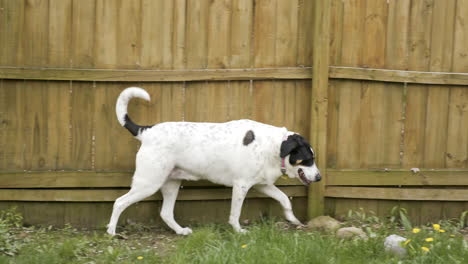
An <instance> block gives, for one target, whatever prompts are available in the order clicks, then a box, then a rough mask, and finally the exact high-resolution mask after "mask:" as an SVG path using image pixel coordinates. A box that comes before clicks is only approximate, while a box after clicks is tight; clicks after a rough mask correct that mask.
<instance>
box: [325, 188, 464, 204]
mask: <svg viewBox="0 0 468 264" xmlns="http://www.w3.org/2000/svg"><path fill="white" fill-rule="evenodd" d="M325 196H326V197H333V198H353V199H377V200H410V201H467V200H468V189H453V188H450V189H417V188H376V187H337V186H329V187H327V188H326V189H325Z"/></svg>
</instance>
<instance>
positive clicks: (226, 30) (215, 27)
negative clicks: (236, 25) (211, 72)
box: [207, 0, 232, 69]
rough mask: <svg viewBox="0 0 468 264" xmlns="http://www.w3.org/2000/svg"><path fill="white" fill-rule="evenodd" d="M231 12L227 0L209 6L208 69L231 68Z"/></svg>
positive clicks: (219, 0)
mask: <svg viewBox="0 0 468 264" xmlns="http://www.w3.org/2000/svg"><path fill="white" fill-rule="evenodd" d="M231 10H232V7H231V3H230V1H227V0H216V1H213V2H211V3H210V5H209V14H210V15H209V22H208V36H207V38H208V68H214V69H223V68H229V57H230V54H229V53H230V49H229V45H230V44H229V43H230V42H231V38H230V36H231V32H230V29H231Z"/></svg>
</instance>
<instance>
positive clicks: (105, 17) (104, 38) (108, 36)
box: [94, 0, 119, 69]
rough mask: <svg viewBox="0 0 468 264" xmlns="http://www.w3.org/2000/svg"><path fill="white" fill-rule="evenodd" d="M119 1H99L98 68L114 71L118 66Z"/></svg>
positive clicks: (97, 17)
mask: <svg viewBox="0 0 468 264" xmlns="http://www.w3.org/2000/svg"><path fill="white" fill-rule="evenodd" d="M117 4H118V3H117V1H109V0H97V2H96V25H95V27H96V31H95V32H96V33H95V36H96V37H95V44H94V45H95V48H94V64H95V66H96V67H97V68H102V69H112V68H114V67H115V65H117V58H118V53H117V45H118V44H119V42H118V41H117V40H118V35H117V34H118V32H117V22H118V21H117V20H118V19H117V14H118V5H117Z"/></svg>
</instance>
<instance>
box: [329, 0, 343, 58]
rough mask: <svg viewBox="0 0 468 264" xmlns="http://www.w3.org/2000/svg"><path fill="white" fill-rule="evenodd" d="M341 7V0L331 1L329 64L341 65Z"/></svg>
mask: <svg viewBox="0 0 468 264" xmlns="http://www.w3.org/2000/svg"><path fill="white" fill-rule="evenodd" d="M343 9H344V2H343V1H341V0H332V1H331V15H330V16H331V18H330V65H341V57H342V52H343V48H342V47H341V45H342V38H343V20H344V15H343Z"/></svg>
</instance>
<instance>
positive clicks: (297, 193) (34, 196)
mask: <svg viewBox="0 0 468 264" xmlns="http://www.w3.org/2000/svg"><path fill="white" fill-rule="evenodd" d="M280 189H281V190H282V191H283V192H284V193H285V194H286V195H287V196H289V197H304V196H306V194H307V192H306V187H304V186H287V187H281V188H280ZM127 192H128V190H121V189H120V190H116V189H114V190H107V189H106V190H60V189H54V190H47V189H45V190H30V189H29V190H28V189H23V190H20V189H2V190H1V192H0V201H51V202H52V201H53V202H113V201H115V199H117V198H118V197H120V196H122V195H124V194H125V193H127ZM231 196H232V190H231V189H228V188H215V189H182V190H180V192H179V196H177V199H178V200H179V201H200V200H228V199H231ZM266 197H267V196H265V195H264V194H261V193H259V192H257V191H255V190H251V191H250V192H249V193H248V194H247V198H266ZM160 200H162V196H161V194H160V193H157V194H155V195H152V196H150V197H148V198H147V199H145V201H160Z"/></svg>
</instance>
